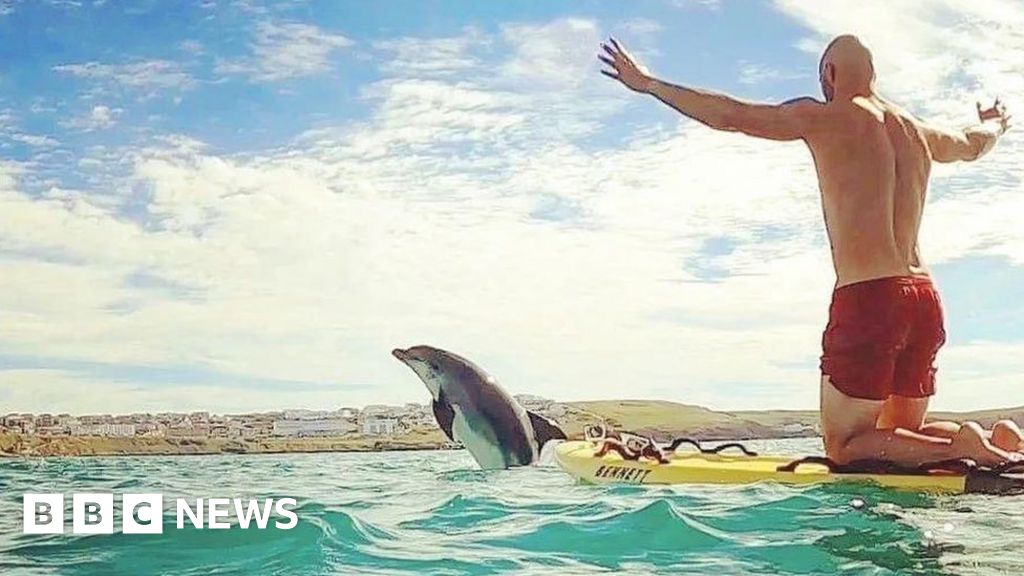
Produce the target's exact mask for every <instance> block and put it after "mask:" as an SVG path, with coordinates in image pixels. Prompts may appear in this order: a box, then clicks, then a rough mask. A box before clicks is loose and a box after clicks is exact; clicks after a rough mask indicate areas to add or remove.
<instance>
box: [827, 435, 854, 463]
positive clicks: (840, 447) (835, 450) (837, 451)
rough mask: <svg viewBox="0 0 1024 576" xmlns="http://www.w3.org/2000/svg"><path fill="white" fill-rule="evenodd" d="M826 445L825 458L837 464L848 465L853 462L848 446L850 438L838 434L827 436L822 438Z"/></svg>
mask: <svg viewBox="0 0 1024 576" xmlns="http://www.w3.org/2000/svg"><path fill="white" fill-rule="evenodd" d="M822 440H823V441H824V443H825V456H827V457H828V458H829V460H832V461H833V462H835V463H836V464H847V463H849V461H850V460H851V458H850V455H849V449H848V446H849V444H850V438H849V437H844V436H840V435H838V434H827V433H826V434H825V436H824V437H823V438H822Z"/></svg>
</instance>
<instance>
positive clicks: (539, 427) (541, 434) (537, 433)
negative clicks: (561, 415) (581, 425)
mask: <svg viewBox="0 0 1024 576" xmlns="http://www.w3.org/2000/svg"><path fill="white" fill-rule="evenodd" d="M526 415H527V416H529V417H530V425H531V426H533V437H534V438H535V439H536V440H537V453H538V454H539V453H540V451H541V449H543V448H544V444H545V443H547V441H548V440H565V439H566V438H567V437H566V435H565V432H562V429H561V428H559V427H558V424H555V422H554V421H553V420H551V419H550V418H547V417H544V416H541V415H540V414H537V413H536V412H531V411H529V410H527V411H526Z"/></svg>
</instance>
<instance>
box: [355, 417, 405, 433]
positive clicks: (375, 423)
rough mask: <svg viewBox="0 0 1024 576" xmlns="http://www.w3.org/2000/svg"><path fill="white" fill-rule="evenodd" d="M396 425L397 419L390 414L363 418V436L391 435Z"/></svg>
mask: <svg viewBox="0 0 1024 576" xmlns="http://www.w3.org/2000/svg"><path fill="white" fill-rule="evenodd" d="M397 427H398V419H397V418H392V417H390V416H370V417H368V418H364V419H363V435H364V436H391V435H392V434H394V433H395V429H396V428H397Z"/></svg>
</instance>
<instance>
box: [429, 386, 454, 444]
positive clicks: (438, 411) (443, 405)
mask: <svg viewBox="0 0 1024 576" xmlns="http://www.w3.org/2000/svg"><path fill="white" fill-rule="evenodd" d="M431 408H433V409H434V419H435V420H437V425H438V426H440V427H441V430H443V431H444V435H445V436H447V437H448V439H449V440H451V441H452V442H454V441H455V437H454V436H452V420H454V419H455V411H454V410H452V405H451V404H449V403H448V401H447V400H445V398H444V395H441V397H440V398H438V399H437V400H434V401H433V403H432V404H431Z"/></svg>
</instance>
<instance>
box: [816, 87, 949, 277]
mask: <svg viewBox="0 0 1024 576" xmlns="http://www.w3.org/2000/svg"><path fill="white" fill-rule="evenodd" d="M816 120H818V121H817V122H816V124H817V126H816V129H815V130H813V131H812V133H811V135H810V136H809V137H808V138H807V143H808V145H809V146H810V148H811V153H812V154H813V156H814V162H815V166H816V168H817V171H818V182H819V185H820V187H821V193H822V205H823V208H824V212H825V221H826V225H827V228H828V234H829V240H830V242H831V245H832V260H833V264H834V266H835V270H836V282H837V285H838V286H843V285H846V284H851V283H854V282H860V281H863V280H871V279H874V278H882V277H887V276H907V275H923V274H927V270H926V269H925V268H924V266H923V263H922V262H921V259H920V256H919V253H918V248H917V236H918V231H919V229H920V226H921V215H922V210H923V207H924V200H925V195H926V192H927V189H928V174H929V171H930V169H931V158H930V155H929V151H928V144H927V140H926V137H925V135H924V133H923V132H922V128H921V127H920V126H919V125H918V124H917V122H916V121H915V120H914V119H913V118H912V117H910V115H909V114H907V113H906V112H904V111H903V110H901V109H899V108H898V107H896V106H894V105H892V104H890V103H888V102H885V101H884V100H882V99H880V98H878V97H870V98H864V97H854V98H852V99H850V100H839V99H836V100H833V101H831V102H829V103H828V104H826V105H825V106H823V110H821V112H820V113H819V114H817V118H816Z"/></svg>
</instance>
